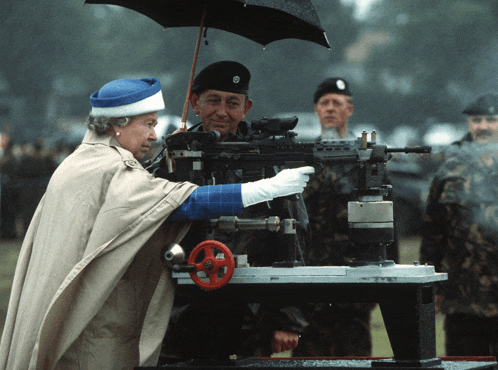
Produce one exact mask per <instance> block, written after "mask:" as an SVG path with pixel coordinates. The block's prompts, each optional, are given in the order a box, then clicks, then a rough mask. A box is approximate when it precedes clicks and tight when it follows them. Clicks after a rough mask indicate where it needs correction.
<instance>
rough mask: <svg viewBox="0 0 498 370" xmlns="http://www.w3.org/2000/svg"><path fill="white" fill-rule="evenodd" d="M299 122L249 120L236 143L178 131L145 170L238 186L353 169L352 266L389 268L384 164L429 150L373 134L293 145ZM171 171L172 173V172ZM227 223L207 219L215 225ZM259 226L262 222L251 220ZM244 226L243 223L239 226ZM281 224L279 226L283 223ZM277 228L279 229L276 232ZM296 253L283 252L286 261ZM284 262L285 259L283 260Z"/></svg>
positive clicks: (390, 230)
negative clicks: (286, 172)
mask: <svg viewBox="0 0 498 370" xmlns="http://www.w3.org/2000/svg"><path fill="white" fill-rule="evenodd" d="M297 122H298V118H297V117H292V118H283V119H281V118H265V117H263V118H261V119H256V120H253V121H252V122H251V125H250V127H249V130H248V133H247V135H246V136H245V137H243V138H242V139H241V140H240V141H237V142H220V135H219V133H218V132H217V131H209V132H181V133H177V134H174V135H170V136H168V137H166V138H165V148H164V150H163V151H162V152H161V153H160V154H159V155H158V156H157V157H156V158H155V159H154V161H153V162H152V164H151V165H150V166H148V167H147V169H148V170H149V171H150V172H151V173H152V174H154V175H156V176H158V177H162V178H166V179H170V180H172V181H190V182H193V183H196V184H198V185H214V184H216V178H217V175H216V174H220V173H224V172H226V171H237V172H238V174H239V178H241V179H242V182H245V181H254V180H255V179H261V178H265V177H270V176H273V174H268V173H265V171H266V170H267V169H268V168H272V167H274V166H278V167H280V168H282V167H286V168H295V167H301V166H305V165H310V166H314V167H315V169H316V172H320V171H321V167H322V165H323V164H327V165H357V167H358V179H357V180H358V181H357V183H358V187H357V189H355V192H356V199H357V201H355V202H349V204H348V222H349V228H350V241H351V242H353V243H358V244H362V245H364V246H365V248H362V249H363V250H364V253H362V255H361V256H359V258H357V261H356V262H355V263H359V264H360V265H362V264H369V263H374V264H379V263H380V264H389V265H390V264H392V263H393V262H392V261H386V252H385V251H386V245H387V244H388V243H391V242H392V241H393V240H394V226H393V223H394V220H393V204H392V202H391V201H386V200H384V197H385V196H386V195H388V193H389V189H390V185H388V184H385V183H384V181H385V173H386V164H387V161H388V160H389V159H391V158H392V156H393V153H396V152H403V153H429V152H430V150H431V148H430V147H405V148H388V147H387V146H385V145H378V144H377V143H376V134H375V132H373V133H371V140H370V141H369V140H368V134H367V133H366V132H363V133H362V136H361V137H359V138H357V139H355V140H322V141H317V142H296V140H295V137H296V136H297V134H296V133H295V132H293V131H292V129H294V128H295V126H296V124H297ZM173 168H174V171H173ZM238 221H239V220H237V219H236V218H234V219H233V220H231V221H229V222H227V219H226V218H223V220H222V221H221V222H218V221H217V220H214V221H212V222H213V223H214V224H216V225H218V227H220V226H221V225H228V224H229V225H230V227H231V228H232V229H233V227H234V225H236V224H237V223H239V224H240V223H241V222H238ZM254 222H255V223H257V224H264V222H261V220H255V221H254ZM243 223H244V225H246V226H247V225H248V223H250V222H248V221H247V220H245V222H243ZM282 224H284V223H282ZM277 229H278V228H277ZM295 254H296V253H295V251H289V252H288V253H287V256H288V258H290V259H292V258H293V256H295ZM288 262H289V261H288Z"/></svg>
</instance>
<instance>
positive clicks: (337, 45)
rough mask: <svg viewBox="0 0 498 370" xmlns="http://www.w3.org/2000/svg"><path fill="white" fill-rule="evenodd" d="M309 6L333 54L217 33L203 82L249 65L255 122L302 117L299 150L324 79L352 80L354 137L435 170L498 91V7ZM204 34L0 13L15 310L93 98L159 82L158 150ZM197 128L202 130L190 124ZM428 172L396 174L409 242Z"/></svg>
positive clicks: (44, 7) (207, 51)
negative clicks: (27, 240)
mask: <svg viewBox="0 0 498 370" xmlns="http://www.w3.org/2000/svg"><path fill="white" fill-rule="evenodd" d="M313 4H314V6H315V8H316V10H317V13H318V15H319V17H320V20H321V24H322V27H323V28H324V29H325V31H326V34H327V37H328V40H329V42H330V45H331V49H330V50H328V49H327V48H324V47H322V46H319V45H317V44H314V43H310V42H306V41H301V40H282V41H277V42H274V43H271V44H269V45H267V46H266V47H265V48H263V47H262V46H261V45H259V44H257V43H255V42H252V41H250V40H248V39H245V38H243V37H241V36H237V35H233V34H230V33H228V32H224V31H219V30H215V29H208V30H207V32H206V33H205V34H204V37H203V39H202V42H201V47H200V51H199V59H198V62H197V71H200V70H201V69H202V68H204V67H205V66H207V65H208V64H210V63H213V62H215V61H219V60H235V61H238V62H241V63H243V64H244V65H246V66H247V67H248V68H249V70H250V71H251V73H252V79H251V88H250V97H251V99H253V100H254V106H253V108H252V109H251V111H250V112H249V114H248V116H247V117H246V118H247V120H249V121H250V120H252V119H255V118H260V117H261V116H267V117H272V116H289V115H297V116H298V117H299V118H300V121H299V123H298V126H297V128H296V131H297V132H298V134H299V136H298V137H299V138H300V139H301V140H306V139H307V138H311V137H314V136H316V135H315V134H314V133H315V132H316V131H317V130H318V127H319V126H318V121H317V119H316V117H315V115H314V113H313V103H312V95H313V92H314V91H315V89H316V86H317V85H318V84H319V83H320V82H321V81H322V80H323V79H324V78H326V77H334V76H336V77H339V76H340V77H343V78H345V79H346V80H348V82H349V83H350V85H351V89H352V91H353V98H354V105H355V111H354V114H353V116H352V118H351V119H350V128H351V129H352V130H353V131H354V132H355V133H360V132H361V131H363V130H368V131H372V130H375V131H377V133H378V141H380V142H381V143H385V144H387V145H388V146H407V145H431V146H432V147H433V153H434V154H433V155H432V156H434V155H437V153H438V152H439V150H440V149H441V148H444V146H445V145H448V144H449V143H451V142H452V141H454V140H457V139H459V138H460V137H461V136H463V134H464V133H465V132H466V125H465V117H464V116H463V115H462V114H461V111H462V109H463V107H464V106H465V105H466V104H467V103H468V102H470V101H471V100H473V98H474V97H475V95H476V94H480V93H483V92H488V91H491V90H498V89H497V83H498V63H497V60H498V32H497V30H498V2H497V1H495V0H438V1H432V0H416V1H415V0H412V1H397V0H314V1H313ZM197 32H198V29H197V28H195V27H188V28H166V29H163V27H161V26H160V25H159V24H157V23H155V22H154V21H153V20H151V19H149V18H148V17H146V16H144V15H142V14H139V13H136V12H134V11H132V10H128V9H125V8H122V7H118V6H107V5H93V4H86V5H85V4H84V0H49V1H47V0H45V1H40V0H23V1H18V0H3V1H2V2H1V5H0V51H1V58H0V172H1V176H2V177H1V178H2V189H1V190H2V191H1V196H2V199H1V202H0V203H1V207H0V209H1V213H2V217H1V229H2V230H1V238H2V240H3V241H5V240H12V241H15V243H14V244H8V246H5V244H3V246H2V244H0V259H1V260H2V266H1V267H0V274H2V275H1V276H2V281H1V282H0V289H1V290H0V293H1V294H2V301H4V302H5V305H6V299H4V296H8V292H9V288H10V280H9V279H10V277H11V273H12V272H13V267H12V268H10V267H6V266H11V265H13V263H15V259H16V258H17V257H16V256H17V252H18V245H19V243H18V241H19V240H22V236H23V235H24V232H25V230H26V228H27V225H28V224H29V221H30V218H31V215H32V213H33V212H34V208H35V207H36V204H37V202H38V200H39V198H40V197H41V194H42V193H43V191H44V188H45V186H46V183H47V181H48V178H49V177H50V175H51V173H52V172H53V170H54V169H55V168H56V167H57V165H58V164H59V163H60V161H62V160H63V159H64V158H65V157H66V156H67V155H68V154H69V153H71V151H72V150H74V148H75V147H76V146H77V145H78V144H79V143H80V142H81V139H82V137H83V135H84V133H85V131H86V127H85V126H84V120H85V118H86V116H87V115H88V113H89V111H90V104H89V96H90V95H91V94H92V93H93V92H95V91H97V90H98V89H99V88H100V87H101V86H102V85H103V84H105V83H107V82H109V81H110V80H113V79H117V78H141V77H152V76H155V77H158V78H159V79H160V81H161V84H162V85H163V94H164V98H165V101H166V110H165V111H164V112H163V113H162V115H161V117H160V122H161V123H160V127H159V130H158V131H159V132H158V136H162V135H164V134H166V133H170V132H172V131H173V130H174V129H175V128H176V127H177V126H178V125H179V116H181V114H182V110H183V104H184V102H185V97H186V93H187V86H188V79H189V74H190V69H191V65H192V60H193V54H194V49H195V42H196V38H197ZM188 121H189V122H192V123H196V117H195V116H194V115H193V112H192V111H190V112H189V116H188ZM432 163H433V162H432V158H431V157H430V156H425V155H424V156H422V155H413V154H412V155H403V156H400V157H398V158H396V159H395V160H392V161H390V162H389V169H390V173H391V175H392V181H393V185H394V187H393V189H394V192H395V196H396V200H397V201H396V202H395V205H396V210H395V212H396V214H395V218H396V219H397V220H399V225H400V226H399V227H400V234H401V235H402V236H403V237H406V238H416V237H417V236H418V227H419V224H420V222H421V218H422V213H423V208H424V202H425V198H426V196H427V192H428V187H429V184H430V180H431V179H432V175H433V173H434V170H435V168H436V167H435V166H434V165H433V164H432ZM407 240H408V239H407ZM410 245H411V244H410ZM414 245H416V244H414ZM414 256H416V253H415V254H414ZM409 258H412V256H411V255H410V257H409ZM11 270H12V271H11ZM1 313H2V315H3V312H1ZM2 322H3V321H2Z"/></svg>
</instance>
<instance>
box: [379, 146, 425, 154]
mask: <svg viewBox="0 0 498 370" xmlns="http://www.w3.org/2000/svg"><path fill="white" fill-rule="evenodd" d="M431 151H432V147H430V146H408V147H404V148H386V153H430V152H431Z"/></svg>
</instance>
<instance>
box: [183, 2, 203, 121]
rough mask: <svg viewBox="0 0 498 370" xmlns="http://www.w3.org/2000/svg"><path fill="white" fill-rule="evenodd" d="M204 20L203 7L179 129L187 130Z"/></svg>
mask: <svg viewBox="0 0 498 370" xmlns="http://www.w3.org/2000/svg"><path fill="white" fill-rule="evenodd" d="M204 18H206V7H204V13H203V14H202V18H201V25H200V26H199V34H198V36H197V44H196V46H195V52H194V60H193V62H192V69H191V71H190V80H189V83H188V90H187V98H186V99H185V104H184V106H183V114H182V124H181V129H186V128H187V115H188V106H189V102H190V95H191V93H192V84H193V83H194V73H195V65H196V64H197V55H198V54H199V46H200V44H201V36H202V29H203V28H204Z"/></svg>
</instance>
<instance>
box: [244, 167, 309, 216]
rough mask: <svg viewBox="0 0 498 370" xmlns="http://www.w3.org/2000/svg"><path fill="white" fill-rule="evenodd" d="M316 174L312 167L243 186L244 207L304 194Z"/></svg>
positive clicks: (282, 173) (286, 172)
mask: <svg viewBox="0 0 498 370" xmlns="http://www.w3.org/2000/svg"><path fill="white" fill-rule="evenodd" d="M312 173H315V169H314V168H313V167H311V166H307V167H299V168H292V169H286V170H282V171H280V172H279V173H278V174H277V175H276V176H274V177H271V178H269V179H263V180H259V181H254V182H247V183H245V184H242V186H241V193H242V207H248V206H251V205H253V204H256V203H261V202H264V201H267V200H272V199H273V198H278V197H284V196H286V195H291V194H297V193H302V192H303V189H304V188H305V187H306V183H307V182H308V181H309V179H310V177H309V175H310V174H312Z"/></svg>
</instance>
